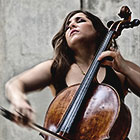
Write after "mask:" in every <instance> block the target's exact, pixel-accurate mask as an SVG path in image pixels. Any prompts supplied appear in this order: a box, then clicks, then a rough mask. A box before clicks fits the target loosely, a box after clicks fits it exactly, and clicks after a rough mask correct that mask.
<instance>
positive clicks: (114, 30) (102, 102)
mask: <svg viewBox="0 0 140 140" xmlns="http://www.w3.org/2000/svg"><path fill="white" fill-rule="evenodd" d="M119 16H120V17H121V18H123V20H120V21H117V22H113V21H111V22H109V23H108V25H109V26H110V29H109V31H108V33H107V35H106V37H105V39H104V41H103V42H102V44H101V46H100V47H99V50H98V51H97V53H96V55H95V58H94V60H93V61H92V63H91V65H90V68H89V69H88V72H87V73H86V75H85V77H84V79H83V81H82V83H81V84H77V85H73V86H70V87H68V88H66V89H65V90H63V91H61V92H60V93H59V94H58V95H57V96H56V98H55V99H54V100H53V101H52V103H51V104H50V106H49V109H48V111H47V113H46V117H45V121H44V127H45V128H47V129H49V130H50V131H53V132H55V133H57V134H59V135H61V136H63V137H64V138H67V139H69V140H105V139H109V140H125V139H126V138H127V136H128V133H129V131H130V127H131V113H130V111H129V109H128V108H127V106H126V105H125V104H124V102H123V101H122V100H120V98H119V95H118V93H117V91H116V90H115V89H114V88H113V87H111V86H109V85H107V84H104V83H102V84H99V83H97V82H95V81H94V80H93V79H94V78H95V76H96V74H97V71H98V69H99V67H100V65H101V62H99V61H98V57H99V56H100V54H101V53H102V52H103V51H106V50H108V49H109V47H110V43H111V41H112V40H113V39H116V38H117V37H118V36H120V35H121V32H122V30H123V29H125V28H132V27H134V26H138V25H139V24H140V21H139V20H137V19H136V20H133V21H132V22H131V11H130V9H129V8H128V7H127V6H123V7H122V8H121V10H120V13H119ZM120 128H121V129H120ZM45 140H56V139H54V138H51V137H49V136H45Z"/></svg>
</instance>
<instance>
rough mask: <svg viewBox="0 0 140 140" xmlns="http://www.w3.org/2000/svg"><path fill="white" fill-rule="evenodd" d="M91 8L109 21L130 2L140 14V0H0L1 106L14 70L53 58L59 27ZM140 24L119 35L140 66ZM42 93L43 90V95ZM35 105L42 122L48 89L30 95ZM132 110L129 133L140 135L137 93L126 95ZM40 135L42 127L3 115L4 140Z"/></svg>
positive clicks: (0, 134) (136, 15) (0, 120)
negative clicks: (67, 18)
mask: <svg viewBox="0 0 140 140" xmlns="http://www.w3.org/2000/svg"><path fill="white" fill-rule="evenodd" d="M80 5H82V7H83V9H86V10H89V11H91V12H92V13H94V14H96V15H98V16H99V17H100V18H101V19H102V20H103V21H104V23H105V24H106V22H107V21H109V20H117V19H119V18H118V17H117V16H116V14H117V13H118V11H119V9H120V7H121V6H122V5H128V6H130V7H131V10H132V12H133V14H132V19H133V18H139V19H140V11H139V8H140V1H139V0H133V1H132V0H102V1H99V0H77V1H75V0H71V1H69V0H65V1H64V0H55V1H50V0H39V1H38V0H20V1H19V0H0V105H2V106H4V107H6V108H8V107H9V105H8V103H7V101H6V100H5V97H4V84H5V82H6V81H7V80H9V79H10V78H11V77H13V76H14V75H17V74H19V73H20V72H23V71H24V70H26V69H29V68H31V67H33V66H34V65H36V64H38V63H40V62H42V61H44V60H47V59H50V58H52V55H53V53H52V47H51V39H52V37H53V35H54V34H55V33H56V32H57V31H58V29H59V28H60V26H61V24H62V22H63V19H64V17H65V16H66V15H67V13H69V12H70V11H72V10H74V9H80ZM139 31H140V27H137V28H134V29H130V30H126V31H124V33H123V34H122V36H121V37H120V38H119V39H118V44H119V46H120V50H121V53H122V54H123V56H124V57H125V58H126V59H130V60H132V61H133V62H135V63H137V64H138V65H140V56H139V54H140V32H139ZM38 94H39V95H38ZM28 98H29V100H30V101H31V103H32V106H33V108H34V109H35V110H36V121H37V123H39V124H41V125H43V120H44V115H45V114H44V112H46V109H47V107H48V105H49V103H50V101H51V100H52V95H51V93H50V91H49V90H48V89H44V90H43V91H41V92H39V93H38V92H35V93H34V94H31V95H29V96H28ZM44 99H46V100H44ZM126 104H127V105H128V106H129V108H130V110H131V112H132V117H133V121H132V128H131V132H130V138H131V139H132V140H139V139H140V127H139V123H140V112H139V110H140V100H139V99H138V97H136V96H135V95H133V94H131V93H130V94H129V95H128V96H127V97H126ZM11 139H13V140H25V139H27V140H28V139H30V140H39V139H40V140H41V139H42V138H41V137H40V136H39V135H38V133H37V132H35V131H33V130H31V131H28V130H27V129H23V128H20V127H19V126H17V125H15V124H13V123H11V122H9V121H7V120H4V119H3V118H2V117H1V116H0V140H11Z"/></svg>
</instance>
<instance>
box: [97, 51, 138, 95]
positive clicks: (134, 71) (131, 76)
mask: <svg viewBox="0 0 140 140" xmlns="http://www.w3.org/2000/svg"><path fill="white" fill-rule="evenodd" d="M107 56H111V57H112V58H113V60H112V61H108V60H105V61H104V62H103V64H104V65H109V66H111V67H112V68H113V69H115V70H116V71H117V72H120V73H122V74H123V75H124V76H125V79H126V83H123V84H127V86H128V88H130V90H132V91H133V93H134V94H136V95H137V96H139V97H140V67H139V66H137V65H136V64H134V63H132V62H130V61H127V60H125V59H124V58H123V57H122V55H121V54H120V52H118V51H114V50H113V51H110V50H109V51H105V52H103V53H102V54H101V55H100V57H99V58H98V60H99V61H101V60H103V58H105V57H107Z"/></svg>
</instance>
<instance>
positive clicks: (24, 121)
mask: <svg viewBox="0 0 140 140" xmlns="http://www.w3.org/2000/svg"><path fill="white" fill-rule="evenodd" d="M10 110H11V112H12V113H13V114H14V115H15V116H14V118H13V121H14V122H15V123H16V124H18V125H20V126H26V127H30V126H29V123H30V122H34V121H35V114H34V111H33V109H32V107H31V105H30V103H29V101H28V100H26V99H20V100H19V99H18V100H16V101H14V103H11V105H10Z"/></svg>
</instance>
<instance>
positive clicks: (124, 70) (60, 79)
mask: <svg viewBox="0 0 140 140" xmlns="http://www.w3.org/2000/svg"><path fill="white" fill-rule="evenodd" d="M107 31H108V29H107V28H106V27H105V26H104V25H103V23H102V22H101V20H100V19H99V18H98V17H97V16H95V15H92V14H91V13H89V12H87V11H82V10H76V11H72V12H71V13H69V14H68V15H67V17H66V18H65V20H64V23H63V25H62V28H61V29H60V30H59V32H58V33H57V34H56V35H55V36H54V38H53V39H52V45H53V48H54V52H55V55H54V57H53V58H52V59H51V60H48V61H45V62H42V63H40V64H38V65H37V66H35V67H34V68H31V69H29V70H27V71H25V72H23V73H21V74H19V75H17V76H15V77H14V78H12V79H11V80H9V81H8V82H7V83H6V97H7V99H8V100H9V102H10V103H11V106H12V108H13V113H15V114H16V115H17V116H18V115H19V114H18V113H17V112H20V113H21V114H23V115H25V116H26V117H27V118H28V119H29V120H31V121H34V120H33V118H34V117H33V116H34V111H33V109H32V107H31V105H30V103H29V101H28V99H27V94H28V93H30V92H31V91H35V90H39V89H43V88H45V87H47V86H49V87H50V89H51V91H52V94H53V95H54V96H57V94H58V93H59V92H60V91H61V90H63V89H65V88H66V87H69V86H71V85H75V84H77V83H81V81H82V79H83V78H84V76H85V74H86V72H87V70H88V68H89V66H90V64H91V62H92V60H93V59H94V56H95V54H96V51H97V49H98V47H99V45H100V43H101V42H102V41H103V39H104V37H105V35H106V33H107ZM112 45H113V42H112ZM107 56H110V57H112V60H111V61H110V60H106V59H105V60H104V58H106V57H107ZM98 60H99V61H102V60H103V61H102V65H101V67H100V69H99V71H98V73H97V77H96V79H97V81H98V82H99V83H107V84H109V85H111V86H112V87H113V88H115V89H116V90H117V92H118V94H119V96H120V98H121V99H122V100H124V98H125V96H126V95H127V93H128V89H130V90H131V91H132V92H133V93H134V94H136V95H137V96H139V97H140V84H139V83H140V67H139V66H138V65H136V64H134V63H133V62H130V61H128V60H125V59H124V58H123V57H122V55H121V54H120V52H119V51H118V50H117V49H114V48H113V47H111V48H110V50H107V51H105V52H103V53H102V54H101V55H100V56H99V58H98ZM16 122H17V124H19V125H26V126H28V124H24V123H23V122H22V121H21V120H20V119H18V117H17V118H16Z"/></svg>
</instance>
